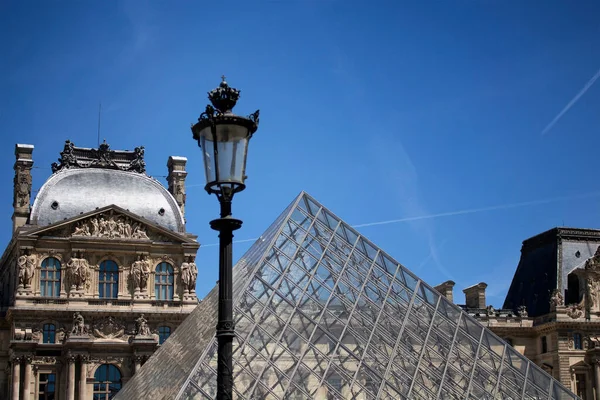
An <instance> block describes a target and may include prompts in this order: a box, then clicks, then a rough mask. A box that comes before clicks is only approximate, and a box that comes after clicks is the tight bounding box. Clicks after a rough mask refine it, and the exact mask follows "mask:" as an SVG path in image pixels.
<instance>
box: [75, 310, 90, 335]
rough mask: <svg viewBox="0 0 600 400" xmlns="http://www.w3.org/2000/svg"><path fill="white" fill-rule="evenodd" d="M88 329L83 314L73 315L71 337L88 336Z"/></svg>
mask: <svg viewBox="0 0 600 400" xmlns="http://www.w3.org/2000/svg"><path fill="white" fill-rule="evenodd" d="M87 334H88V329H87V327H86V326H85V321H84V319H83V316H82V315H81V313H79V312H76V313H75V314H73V327H72V328H71V335H74V336H82V335H87Z"/></svg>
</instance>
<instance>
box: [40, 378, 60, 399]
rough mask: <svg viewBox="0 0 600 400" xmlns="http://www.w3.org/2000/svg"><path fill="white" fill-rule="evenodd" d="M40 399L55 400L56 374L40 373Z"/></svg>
mask: <svg viewBox="0 0 600 400" xmlns="http://www.w3.org/2000/svg"><path fill="white" fill-rule="evenodd" d="M38 387H39V390H38V392H39V397H38V399H39V400H54V399H55V398H56V397H55V390H56V374H40V384H39V386H38Z"/></svg>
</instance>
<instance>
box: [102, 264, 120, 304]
mask: <svg viewBox="0 0 600 400" xmlns="http://www.w3.org/2000/svg"><path fill="white" fill-rule="evenodd" d="M98 293H99V295H100V298H101V299H116V298H117V295H118V293H119V267H118V266H117V263H115V262H114V261H112V260H106V261H102V263H100V272H99V276H98Z"/></svg>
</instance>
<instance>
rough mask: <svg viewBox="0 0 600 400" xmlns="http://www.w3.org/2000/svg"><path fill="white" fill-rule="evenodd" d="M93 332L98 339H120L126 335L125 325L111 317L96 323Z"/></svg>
mask: <svg viewBox="0 0 600 400" xmlns="http://www.w3.org/2000/svg"><path fill="white" fill-rule="evenodd" d="M92 332H93V333H94V336H96V337H98V338H102V339H118V338H120V337H122V336H123V335H124V334H125V325H124V324H123V323H121V322H120V321H118V320H115V319H113V317H110V316H109V317H106V318H104V319H101V320H99V321H96V322H94V324H93V328H92Z"/></svg>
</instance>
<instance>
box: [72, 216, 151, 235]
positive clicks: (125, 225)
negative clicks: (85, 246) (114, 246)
mask: <svg viewBox="0 0 600 400" xmlns="http://www.w3.org/2000/svg"><path fill="white" fill-rule="evenodd" d="M72 236H90V237H101V238H108V239H149V237H148V234H147V233H146V229H145V227H144V226H143V225H142V224H141V223H139V222H135V221H132V220H131V218H129V217H126V216H124V215H119V214H113V215H108V216H105V215H102V214H101V215H100V216H99V217H96V216H94V217H91V218H89V219H87V220H84V221H80V222H79V223H78V224H77V225H76V226H75V229H74V230H73V233H72Z"/></svg>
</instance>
